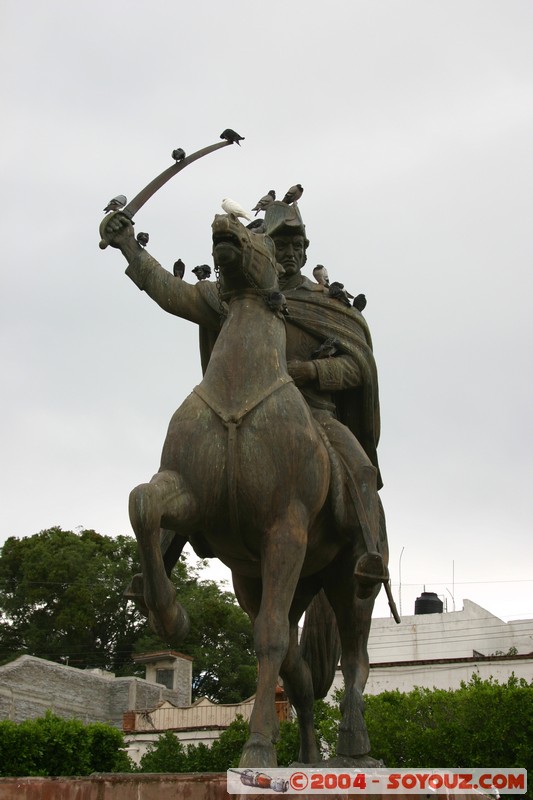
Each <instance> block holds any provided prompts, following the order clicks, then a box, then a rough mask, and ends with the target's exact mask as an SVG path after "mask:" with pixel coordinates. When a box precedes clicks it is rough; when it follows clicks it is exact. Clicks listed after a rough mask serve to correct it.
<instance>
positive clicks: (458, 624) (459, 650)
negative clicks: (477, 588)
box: [368, 600, 533, 664]
mask: <svg viewBox="0 0 533 800" xmlns="http://www.w3.org/2000/svg"><path fill="white" fill-rule="evenodd" d="M511 648H513V652H514V650H516V652H517V653H518V654H527V653H531V652H533V619H524V620H516V621H514V622H504V621H503V620H501V619H500V618H499V617H496V616H495V615H494V614H491V613H490V611H487V610H486V609H484V608H482V607H481V606H479V605H477V603H473V602H472V601H471V600H464V604H463V609H462V610H461V611H449V612H447V613H429V614H428V613H426V614H413V615H411V616H408V615H402V623H401V625H397V624H396V623H395V622H394V620H393V619H392V617H376V618H375V619H373V620H372V628H371V629H370V638H369V641H368V652H369V656H370V663H371V664H376V663H382V662H391V661H420V660H428V659H439V658H469V657H472V656H474V654H475V653H474V651H476V653H477V654H479V655H481V656H490V655H494V654H501V655H503V654H505V653H508V652H509V650H510V649H511Z"/></svg>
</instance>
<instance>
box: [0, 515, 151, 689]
mask: <svg viewBox="0 0 533 800" xmlns="http://www.w3.org/2000/svg"><path fill="white" fill-rule="evenodd" d="M138 570H139V566H138V559H137V549H136V544H135V540H134V539H132V538H131V537H125V536H118V537H117V538H114V539H112V538H110V537H107V536H101V535H100V534H98V533H96V532H95V531H93V530H83V531H81V532H80V533H75V532H73V531H63V530H61V528H59V527H56V528H50V529H48V530H44V531H41V533H38V534H35V535H33V536H29V537H27V538H23V539H17V538H15V537H11V538H9V539H7V541H6V542H5V544H4V546H3V547H2V549H1V551H0V658H1V659H2V660H4V661H5V660H9V659H11V658H13V657H15V656H17V655H19V654H20V653H29V654H30V655H35V656H39V657H40V658H47V659H49V660H51V661H63V662H65V661H68V663H69V664H70V665H72V666H77V667H102V668H106V669H112V670H114V671H115V672H117V673H119V674H120V673H121V671H122V670H123V669H124V667H125V666H126V665H128V664H129V663H130V662H131V653H132V647H133V643H134V641H135V640H136V639H137V638H138V635H139V632H140V631H141V630H142V629H143V628H144V627H145V621H144V618H143V617H142V616H141V615H140V613H139V612H138V611H137V610H136V609H135V608H134V607H133V606H132V605H131V604H128V603H126V602H125V601H124V599H123V597H122V593H123V591H124V587H125V585H126V584H127V582H128V580H129V578H130V576H131V575H132V574H133V573H134V572H136V571H138Z"/></svg>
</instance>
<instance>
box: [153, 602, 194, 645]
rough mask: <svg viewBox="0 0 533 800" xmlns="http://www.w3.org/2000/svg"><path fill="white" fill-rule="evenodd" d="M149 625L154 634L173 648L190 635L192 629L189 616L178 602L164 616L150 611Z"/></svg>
mask: <svg viewBox="0 0 533 800" xmlns="http://www.w3.org/2000/svg"><path fill="white" fill-rule="evenodd" d="M148 623H149V625H150V627H151V629H152V630H153V632H154V633H156V634H157V635H158V636H159V637H160V638H161V639H163V641H164V642H166V643H167V644H169V645H171V646H172V645H178V644H180V643H181V642H182V641H183V640H184V639H185V637H186V636H187V634H188V633H189V628H190V622H189V615H188V614H187V612H186V611H185V609H184V608H183V607H182V606H180V605H179V603H177V602H175V603H174V605H173V608H171V609H170V610H166V611H165V613H164V614H157V613H156V612H155V611H150V613H149V614H148Z"/></svg>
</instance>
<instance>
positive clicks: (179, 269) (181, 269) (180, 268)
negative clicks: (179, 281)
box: [172, 258, 185, 278]
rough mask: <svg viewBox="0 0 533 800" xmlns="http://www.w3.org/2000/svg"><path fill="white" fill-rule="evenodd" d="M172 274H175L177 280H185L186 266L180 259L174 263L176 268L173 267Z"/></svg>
mask: <svg viewBox="0 0 533 800" xmlns="http://www.w3.org/2000/svg"><path fill="white" fill-rule="evenodd" d="M172 272H173V273H174V277H176V278H183V276H184V275H185V264H184V263H183V261H182V260H181V258H178V260H177V261H175V262H174V266H173V267H172Z"/></svg>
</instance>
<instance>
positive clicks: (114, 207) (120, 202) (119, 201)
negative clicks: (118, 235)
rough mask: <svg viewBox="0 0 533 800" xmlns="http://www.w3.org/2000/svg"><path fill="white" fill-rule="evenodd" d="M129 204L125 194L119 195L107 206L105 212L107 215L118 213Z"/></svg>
mask: <svg viewBox="0 0 533 800" xmlns="http://www.w3.org/2000/svg"><path fill="white" fill-rule="evenodd" d="M127 202H128V201H127V200H126V198H125V197H124V195H123V194H117V196H116V197H114V198H113V199H112V200H110V201H109V203H108V204H107V205H106V207H105V208H104V212H105V213H106V214H107V212H108V211H118V210H119V209H120V208H124V206H125V205H126V203H127Z"/></svg>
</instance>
